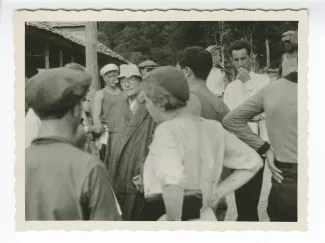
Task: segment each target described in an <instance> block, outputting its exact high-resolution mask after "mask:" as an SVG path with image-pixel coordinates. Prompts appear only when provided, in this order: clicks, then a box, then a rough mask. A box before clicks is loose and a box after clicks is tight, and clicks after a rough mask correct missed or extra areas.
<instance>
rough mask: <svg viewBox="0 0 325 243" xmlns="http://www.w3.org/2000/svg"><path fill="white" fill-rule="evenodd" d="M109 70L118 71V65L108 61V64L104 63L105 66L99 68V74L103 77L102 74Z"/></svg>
mask: <svg viewBox="0 0 325 243" xmlns="http://www.w3.org/2000/svg"><path fill="white" fill-rule="evenodd" d="M111 71H116V72H118V71H119V68H118V66H116V65H115V64H114V63H110V64H107V65H105V66H104V67H103V68H102V69H101V70H100V76H102V77H104V75H105V74H106V73H108V72H111Z"/></svg>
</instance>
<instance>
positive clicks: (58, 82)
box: [25, 67, 121, 220]
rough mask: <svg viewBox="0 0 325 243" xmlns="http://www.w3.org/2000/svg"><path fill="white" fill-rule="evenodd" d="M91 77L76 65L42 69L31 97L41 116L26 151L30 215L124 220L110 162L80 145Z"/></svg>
mask: <svg viewBox="0 0 325 243" xmlns="http://www.w3.org/2000/svg"><path fill="white" fill-rule="evenodd" d="M90 84H91V76H90V75H89V74H88V73H87V72H85V71H80V70H75V69H71V68H66V67H63V68H55V69H50V70H46V71H44V72H42V73H39V74H36V75H35V76H34V77H32V78H31V79H30V80H29V81H28V83H27V84H26V90H25V92H26V102H27V103H28V105H29V107H30V108H32V109H33V110H34V111H35V113H36V115H37V116H38V117H39V118H40V120H41V122H42V124H41V127H40V131H39V135H38V137H37V138H36V139H34V140H33V141H32V144H31V146H29V147H28V148H26V151H25V154H26V158H25V160H26V161H25V164H26V168H25V175H26V177H25V180H26V181H25V219H26V220H120V219H121V215H120V213H119V208H118V204H117V203H116V199H115V196H114V192H113V190H112V188H111V186H110V184H109V180H108V176H107V171H106V170H105V167H104V165H103V164H102V163H101V162H100V161H98V160H97V159H96V158H95V157H93V156H92V155H90V154H88V153H85V152H83V151H81V150H80V149H78V148H77V141H76V133H77V130H78V127H79V125H80V122H81V115H82V112H83V109H82V102H83V99H84V97H85V95H86V93H87V91H88V89H89V86H90Z"/></svg>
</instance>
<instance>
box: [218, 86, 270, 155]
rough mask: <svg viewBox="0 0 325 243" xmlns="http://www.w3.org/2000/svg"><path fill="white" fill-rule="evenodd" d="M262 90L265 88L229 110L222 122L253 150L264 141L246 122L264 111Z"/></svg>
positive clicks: (258, 147) (259, 146)
mask: <svg viewBox="0 0 325 243" xmlns="http://www.w3.org/2000/svg"><path fill="white" fill-rule="evenodd" d="M264 90H265V89H262V90H260V91H259V92H257V93H256V94H255V95H253V96H252V97H250V98H248V99H247V100H246V101H245V102H243V103H242V104H240V105H239V106H238V107H237V108H235V109H234V110H233V111H231V112H229V113H228V114H227V115H226V116H225V118H224V119H223V122H222V123H223V126H224V127H225V128H226V129H227V130H228V131H230V132H232V133H234V134H235V135H236V136H237V137H238V138H240V139H241V140H242V141H244V142H245V143H247V144H248V145H249V146H250V147H252V148H254V149H255V150H258V149H260V148H261V147H262V146H263V145H264V143H265V141H263V140H262V139H261V138H260V137H259V136H258V135H257V134H255V133H254V132H253V131H252V130H251V128H250V127H249V125H248V122H250V121H252V120H253V118H254V117H255V116H257V115H259V114H261V113H263V112H264V105H263V95H264ZM264 152H265V151H264Z"/></svg>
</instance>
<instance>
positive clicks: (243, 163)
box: [212, 130, 263, 206]
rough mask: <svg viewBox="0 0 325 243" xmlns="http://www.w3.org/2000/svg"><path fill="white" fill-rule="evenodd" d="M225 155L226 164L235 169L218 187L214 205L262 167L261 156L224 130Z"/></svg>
mask: <svg viewBox="0 0 325 243" xmlns="http://www.w3.org/2000/svg"><path fill="white" fill-rule="evenodd" d="M224 143H225V157H224V166H225V167H227V168H229V169H234V172H233V173H232V174H230V176H228V177H227V178H226V179H225V180H223V181H222V182H220V183H219V184H218V186H217V187H216V189H215V191H214V195H213V199H212V201H213V203H212V205H213V206H215V204H217V203H218V201H219V200H220V199H221V198H223V197H225V196H227V195H228V194H229V193H232V192H234V191H235V190H237V189H238V188H240V187H242V186H243V185H244V184H246V183H247V182H248V181H249V180H250V179H252V177H253V176H254V175H255V174H256V173H257V172H258V171H259V170H260V169H261V168H262V166H263V162H262V159H261V157H260V156H259V155H258V154H257V153H256V152H255V151H254V150H253V149H252V148H250V147H249V146H248V145H247V144H245V143H244V142H243V141H241V140H240V139H238V138H237V137H236V136H235V135H234V134H232V133H230V132H228V131H227V130H224Z"/></svg>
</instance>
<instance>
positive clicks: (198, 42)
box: [98, 21, 298, 71]
mask: <svg viewBox="0 0 325 243" xmlns="http://www.w3.org/2000/svg"><path fill="white" fill-rule="evenodd" d="M221 26H222V30H221ZM297 28H298V22H283V21H273V22H270V21H255V22H252V21H229V22H220V21H219V22H216V21H207V22H192V21H187V22H179V21H174V22H100V23H99V34H98V38H99V41H101V42H103V43H104V44H106V45H107V46H108V47H109V48H111V49H113V50H114V51H116V52H118V53H119V54H121V55H123V56H124V57H125V58H127V59H129V60H130V61H131V62H134V63H135V64H138V63H139V62H141V61H143V60H145V59H151V60H153V61H155V62H157V63H158V64H159V65H175V62H176V54H177V52H178V51H179V50H181V49H183V48H185V47H188V46H202V47H204V48H206V47H208V46H209V45H215V44H216V43H217V44H218V45H220V44H222V45H223V46H224V54H225V68H227V69H228V71H231V69H232V65H231V59H230V55H229V53H228V51H227V50H228V47H229V45H230V43H231V42H232V41H234V40H237V39H244V40H246V41H248V42H250V43H251V45H252V50H253V53H254V55H256V60H257V62H258V64H259V65H258V66H259V67H261V68H263V67H265V65H266V47H265V42H266V38H267V39H268V40H269V47H270V62H271V68H276V67H278V65H279V62H280V58H281V55H282V53H283V52H284V50H283V46H282V43H281V35H282V33H283V32H285V31H287V30H291V29H297ZM131 59H132V60H131Z"/></svg>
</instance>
